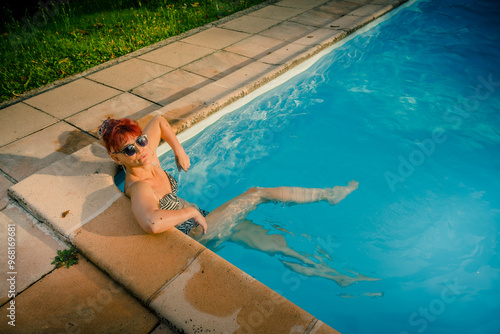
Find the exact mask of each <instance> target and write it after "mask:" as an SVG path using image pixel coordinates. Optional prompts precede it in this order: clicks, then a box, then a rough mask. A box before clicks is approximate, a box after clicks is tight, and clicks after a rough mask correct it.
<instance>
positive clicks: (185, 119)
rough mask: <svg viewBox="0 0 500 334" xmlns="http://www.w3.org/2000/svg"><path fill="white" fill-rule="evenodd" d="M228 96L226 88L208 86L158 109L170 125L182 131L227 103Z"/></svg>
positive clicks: (212, 84)
mask: <svg viewBox="0 0 500 334" xmlns="http://www.w3.org/2000/svg"><path fill="white" fill-rule="evenodd" d="M228 95H230V94H229V93H228V90H227V88H226V87H221V86H220V85H217V84H216V83H211V84H208V85H206V86H204V87H202V88H200V89H198V90H197V91H195V92H193V93H191V94H188V95H186V96H184V97H182V98H180V99H178V100H176V101H175V102H172V103H170V104H168V105H167V106H165V107H164V108H162V109H160V110H159V111H158V113H160V114H162V115H164V116H165V118H166V119H167V120H168V122H169V123H170V125H171V126H172V127H173V128H175V129H176V130H177V131H182V130H183V129H185V128H186V127H189V126H191V125H193V124H195V123H197V122H198V121H200V120H201V119H203V118H205V117H207V116H208V115H210V114H211V113H213V112H215V111H217V110H219V109H220V108H221V107H222V106H223V105H226V104H227V103H228V101H227V96H228Z"/></svg>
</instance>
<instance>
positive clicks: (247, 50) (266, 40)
mask: <svg viewBox="0 0 500 334" xmlns="http://www.w3.org/2000/svg"><path fill="white" fill-rule="evenodd" d="M283 45H285V43H284V42H283V41H280V40H278V39H275V38H270V37H266V36H260V35H253V36H252V37H249V38H247V39H245V40H243V41H241V42H239V43H236V44H233V45H231V46H229V47H227V48H225V50H226V51H229V52H233V53H237V54H240V55H243V56H246V57H249V58H253V59H259V58H261V57H263V56H265V55H267V54H269V53H270V52H272V51H274V50H277V49H279V48H280V47H281V46H283Z"/></svg>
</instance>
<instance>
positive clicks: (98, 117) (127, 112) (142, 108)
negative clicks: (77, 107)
mask: <svg viewBox="0 0 500 334" xmlns="http://www.w3.org/2000/svg"><path fill="white" fill-rule="evenodd" d="M159 108H160V106H159V105H157V104H154V103H151V102H150V101H147V100H145V99H143V98H140V97H139V96H136V95H134V94H131V93H122V94H120V95H118V96H115V97H113V98H112V99H110V100H107V101H105V102H103V103H99V104H98V105H96V106H93V107H92V108H89V109H87V110H84V111H82V112H79V113H78V114H76V115H74V116H71V117H69V118H67V119H66V121H67V122H68V123H71V124H73V125H75V126H77V127H78V128H80V129H82V130H85V131H87V132H90V133H91V134H92V135H93V136H94V137H96V138H98V131H99V127H100V126H101V124H102V121H103V120H105V119H106V118H107V117H111V118H116V119H119V118H124V117H126V118H131V119H134V120H138V119H140V118H142V117H144V116H146V115H148V114H150V113H152V112H154V111H155V110H157V109H159Z"/></svg>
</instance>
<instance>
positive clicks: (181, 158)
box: [175, 151, 191, 172]
mask: <svg viewBox="0 0 500 334" xmlns="http://www.w3.org/2000/svg"><path fill="white" fill-rule="evenodd" d="M175 164H176V165H177V169H178V170H179V172H180V171H181V169H183V170H184V171H185V172H187V171H188V169H189V167H190V166H191V162H190V160H189V157H188V155H187V154H186V153H185V152H184V151H182V152H179V153H177V154H176V155H175Z"/></svg>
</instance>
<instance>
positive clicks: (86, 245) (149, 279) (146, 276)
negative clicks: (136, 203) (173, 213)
mask: <svg viewBox="0 0 500 334" xmlns="http://www.w3.org/2000/svg"><path fill="white" fill-rule="evenodd" d="M116 217H120V219H116ZM73 242H74V244H75V245H76V247H78V249H80V250H81V251H82V253H83V254H84V255H85V256H87V257H88V258H91V259H92V261H93V262H94V263H95V264H96V265H97V266H98V267H99V268H101V270H104V271H105V272H107V273H109V275H110V276H112V277H113V278H114V279H115V280H116V281H117V282H119V283H120V284H122V285H123V286H124V287H125V288H127V289H128V290H129V291H131V292H132V293H133V294H134V295H136V296H137V297H139V298H140V299H141V300H142V301H143V302H146V301H147V300H148V299H149V298H150V297H151V296H153V295H154V293H155V292H156V291H158V290H159V289H160V288H162V287H163V286H164V285H165V284H167V282H169V281H170V280H171V279H172V278H174V277H175V276H176V275H177V274H178V273H179V272H181V271H182V270H183V268H184V267H186V266H187V265H188V264H189V263H190V262H191V261H192V260H193V258H195V257H196V256H197V254H198V253H199V252H201V251H202V250H203V249H204V247H203V246H202V245H200V244H199V243H197V242H196V241H194V240H193V239H192V238H190V237H188V236H186V235H184V234H183V233H182V232H180V231H178V230H176V229H171V230H169V231H167V232H165V233H161V234H146V233H145V232H144V231H143V230H142V228H141V227H140V226H139V224H138V223H137V221H136V220H135V218H134V217H133V214H132V210H131V208H130V200H129V199H128V198H126V197H125V196H123V197H121V198H120V199H119V200H118V201H116V202H115V203H113V204H112V205H111V206H110V207H109V208H108V209H106V210H105V211H104V212H103V213H102V214H101V215H99V217H96V218H95V219H94V220H92V221H90V222H89V223H88V224H86V225H84V226H83V227H82V228H80V229H79V230H78V231H77V232H76V236H75V238H74V240H73Z"/></svg>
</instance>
